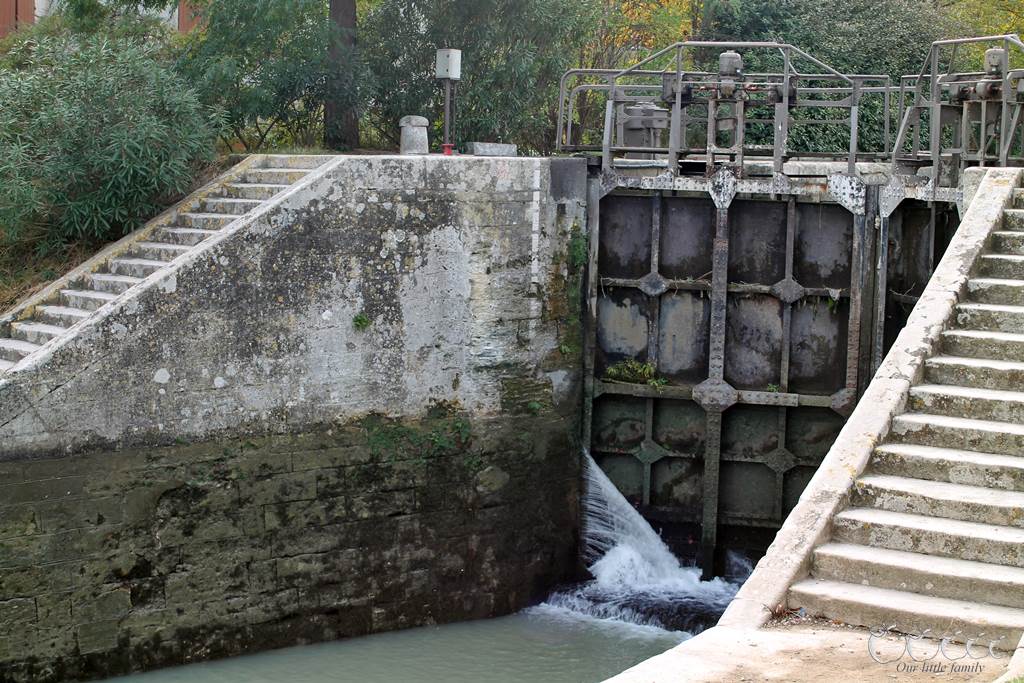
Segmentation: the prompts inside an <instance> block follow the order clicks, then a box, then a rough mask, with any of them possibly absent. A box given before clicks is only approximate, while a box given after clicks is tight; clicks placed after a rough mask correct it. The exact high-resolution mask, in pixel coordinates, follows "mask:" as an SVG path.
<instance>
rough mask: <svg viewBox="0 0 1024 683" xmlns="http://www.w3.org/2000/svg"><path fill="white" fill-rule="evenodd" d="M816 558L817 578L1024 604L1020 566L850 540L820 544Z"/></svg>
mask: <svg viewBox="0 0 1024 683" xmlns="http://www.w3.org/2000/svg"><path fill="white" fill-rule="evenodd" d="M813 561H814V564H813V569H812V574H813V576H814V578H816V579H824V580H827V581H841V582H843V583H852V584H857V585H861V586H871V587H873V588H887V589H889V590H898V591H906V592H909V593H918V594H920V595H930V596H933V597H937V598H949V599H951V600H965V601H968V602H975V603H978V602H980V603H984V604H988V605H1001V606H1003V607H1014V608H1018V609H1024V569H1021V568H1020V567H1004V566H1002V565H998V564H986V563H984V562H971V561H969V560H958V559H956V558H952V557H936V556H935V555H922V554H920V553H908V552H905V551H901V550H887V549H885V548H872V547H870V546H866V545H853V544H849V543H826V544H825V545H822V546H819V547H818V548H815V550H814V559H813ZM886 626H888V624H886Z"/></svg>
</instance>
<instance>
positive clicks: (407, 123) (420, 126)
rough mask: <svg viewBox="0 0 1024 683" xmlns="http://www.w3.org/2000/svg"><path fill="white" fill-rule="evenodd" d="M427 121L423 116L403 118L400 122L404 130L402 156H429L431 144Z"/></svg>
mask: <svg viewBox="0 0 1024 683" xmlns="http://www.w3.org/2000/svg"><path fill="white" fill-rule="evenodd" d="M427 123H428V122H427V120H426V119H425V118H424V117H422V116H403V117H402V120H401V121H399V122H398V125H399V127H400V128H401V129H402V141H401V147H400V151H401V153H402V154H428V153H429V152H430V142H429V141H428V139H427Z"/></svg>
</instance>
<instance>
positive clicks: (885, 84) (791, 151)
mask: <svg viewBox="0 0 1024 683" xmlns="http://www.w3.org/2000/svg"><path fill="white" fill-rule="evenodd" d="M985 43H999V44H1000V45H1001V46H1002V48H1001V49H1002V50H1003V52H1002V53H999V54H996V53H993V52H992V51H991V50H990V51H989V53H986V58H985V59H986V65H987V66H986V71H984V72H976V73H972V72H963V73H960V72H955V71H954V70H953V69H952V66H953V65H954V64H955V63H956V56H957V51H958V50H960V49H961V46H963V45H965V44H985ZM947 49H951V50H952V52H953V55H952V56H951V58H950V60H949V65H950V68H949V69H946V70H945V71H942V70H941V69H940V65H941V64H942V61H941V60H940V58H939V56H940V54H941V52H942V51H943V50H947ZM1011 49H1013V50H1020V51H1024V43H1021V41H1020V38H1018V37H1017V36H1015V35H1005V36H989V37H984V38H971V39H963V40H951V41H939V42H937V43H934V44H933V45H932V48H931V52H930V54H929V57H928V59H927V60H925V63H924V66H923V67H922V69H921V73H920V74H918V75H917V76H904V77H902V78H901V79H900V82H899V84H898V85H894V84H893V83H892V82H891V79H890V78H889V77H888V76H885V75H877V74H843V73H840V72H839V71H837V70H836V69H834V68H832V67H831V66H829V65H827V64H825V63H824V62H822V61H821V60H819V59H816V58H815V57H813V56H811V55H810V54H808V53H806V52H804V51H803V50H801V49H799V48H797V47H795V46H793V45H790V44H788V43H775V42H742V41H737V42H714V41H683V42H679V43H675V44H674V45H670V46H669V47H666V48H664V49H662V50H659V51H657V52H655V53H654V54H652V55H650V56H649V57H647V58H645V59H643V60H642V61H640V62H638V63H637V64H635V65H633V66H631V67H629V68H626V69H621V70H616V69H572V70H570V71H567V72H566V73H565V74H564V75H563V76H562V79H561V81H560V83H559V102H558V131H557V135H558V138H557V141H556V147H557V149H558V150H560V151H563V152H600V153H601V156H602V160H603V165H604V167H605V168H606V169H611V168H613V167H615V166H620V167H621V166H625V165H649V166H657V167H664V168H666V169H668V170H669V171H670V172H671V173H673V174H676V175H678V174H679V173H681V172H684V171H683V170H682V169H683V167H684V165H686V164H687V163H688V162H702V163H703V164H704V165H705V166H706V168H707V170H708V171H710V170H711V169H713V168H714V167H715V166H718V165H721V164H723V163H725V164H732V165H735V166H736V167H737V168H738V169H739V172H740V173H742V172H743V163H744V160H745V159H748V158H758V159H767V158H770V159H771V160H772V169H773V171H774V172H775V173H781V172H782V167H783V164H784V163H785V161H786V160H788V159H790V158H793V157H795V156H799V157H801V158H803V157H812V158H824V159H831V160H836V161H843V162H845V163H846V167H847V172H849V173H851V174H852V173H853V172H854V167H855V164H856V163H857V162H858V161H881V162H885V163H890V164H893V165H897V164H899V165H900V166H901V167H906V166H907V165H908V164H910V165H912V166H913V165H916V166H923V165H928V164H932V165H934V162H933V160H934V159H938V160H939V164H938V165H939V167H940V168H939V171H938V172H937V173H936V174H935V175H936V178H937V179H938V180H939V182H937V183H936V185H939V184H940V183H941V184H945V185H949V184H950V183H952V184H953V185H954V186H955V183H956V182H957V179H958V177H959V173H960V171H962V169H963V167H965V166H966V165H993V164H998V165H1002V166H1005V165H1015V164H1019V163H1024V139H1022V135H1024V134H1022V133H1021V130H1022V129H1024V125H1022V123H1024V122H1022V120H1021V119H1022V116H1024V114H1022V112H1021V107H1022V101H1024V69H1020V68H1011V63H1010V62H1011V60H1010V56H1011ZM715 51H718V52H720V54H719V55H718V59H719V69H718V71H717V72H713V71H707V70H699V69H697V68H695V67H694V65H696V64H700V63H702V62H704V61H706V57H707V55H708V53H713V52H715ZM739 51H742V52H743V53H744V54H749V53H752V52H753V53H758V54H759V55H766V56H767V60H765V58H764V57H761V59H760V61H761V63H763V62H765V61H771V62H772V64H771V66H773V67H774V66H777V67H778V70H776V71H764V72H761V71H759V72H751V73H747V72H746V71H745V70H744V68H743V62H744V60H743V55H741V54H740V52H739ZM659 67H660V68H659ZM801 67H802V68H803V69H804V70H801ZM953 108H955V109H956V110H957V113H955V114H954V113H953ZM931 120H935V121H941V125H938V126H931V125H930V121H931ZM951 120H952V121H953V122H954V123H955V125H953V126H952V127H951V126H950V124H949V122H950V121H951ZM981 121H985V122H986V124H985V125H984V126H982V125H981V124H980V122H981ZM811 126H830V127H831V128H832V129H831V130H830V131H829V132H828V134H823V135H813V134H808V133H804V132H802V131H803V130H804V129H807V128H809V127H811ZM893 129H896V134H895V135H893ZM865 134H866V137H867V138H868V140H867V141H865ZM811 141H813V142H817V143H818V144H819V146H823V148H812V146H811V144H810V142H811ZM925 142H927V147H924V146H923V145H924V144H925ZM690 169H691V170H692V166H690Z"/></svg>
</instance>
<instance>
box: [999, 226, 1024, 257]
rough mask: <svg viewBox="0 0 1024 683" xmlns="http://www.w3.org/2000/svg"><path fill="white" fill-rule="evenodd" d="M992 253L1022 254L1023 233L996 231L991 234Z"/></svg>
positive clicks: (1023, 251) (1023, 247)
mask: <svg viewBox="0 0 1024 683" xmlns="http://www.w3.org/2000/svg"><path fill="white" fill-rule="evenodd" d="M992 251H994V252H996V253H998V254H1024V231H1019V230H997V231H995V232H993V233H992Z"/></svg>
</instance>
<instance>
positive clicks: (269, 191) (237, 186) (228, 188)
mask: <svg viewBox="0 0 1024 683" xmlns="http://www.w3.org/2000/svg"><path fill="white" fill-rule="evenodd" d="M287 189H288V185H282V184H281V183H228V184H226V185H224V186H223V187H221V188H220V191H221V194H223V196H224V197H226V198H235V199H258V200H267V199H271V198H273V197H274V196H275V195H277V194H279V193H281V192H282V191H284V190H287Z"/></svg>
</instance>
